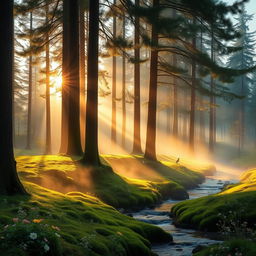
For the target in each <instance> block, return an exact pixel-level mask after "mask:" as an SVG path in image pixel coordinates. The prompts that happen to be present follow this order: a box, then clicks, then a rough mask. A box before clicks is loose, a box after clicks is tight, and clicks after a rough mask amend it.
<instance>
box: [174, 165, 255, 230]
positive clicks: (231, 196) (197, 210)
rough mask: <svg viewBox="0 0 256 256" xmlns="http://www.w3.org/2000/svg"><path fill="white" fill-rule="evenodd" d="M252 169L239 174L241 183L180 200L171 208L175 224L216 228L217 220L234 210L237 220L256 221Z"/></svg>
mask: <svg viewBox="0 0 256 256" xmlns="http://www.w3.org/2000/svg"><path fill="white" fill-rule="evenodd" d="M255 204H256V170H249V171H247V172H245V173H244V174H243V175H242V177H241V183H239V184H235V185H230V186H227V187H226V188H225V190H223V191H222V192H220V193H218V194H215V195H211V196H207V197H203V198H199V199H195V200H190V201H184V202H181V203H179V204H177V205H175V206H174V207H173V208H172V210H171V211H172V214H173V215H174V218H175V221H176V224H177V225H180V226H184V227H193V228H196V229H200V230H207V231H218V229H219V228H218V227H217V225H216V224H217V223H220V222H221V221H222V219H223V218H225V216H226V218H229V215H230V213H232V212H233V213H236V215H237V216H236V218H239V220H236V221H239V223H242V222H247V223H248V226H250V227H253V226H254V225H255V224H256V208H255V207H254V205H255Z"/></svg>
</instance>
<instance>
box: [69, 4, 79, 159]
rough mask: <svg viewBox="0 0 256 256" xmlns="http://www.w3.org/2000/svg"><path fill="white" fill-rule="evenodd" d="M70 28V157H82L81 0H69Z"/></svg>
mask: <svg viewBox="0 0 256 256" xmlns="http://www.w3.org/2000/svg"><path fill="white" fill-rule="evenodd" d="M68 1H69V2H70V3H69V6H70V8H69V9H68V15H69V21H70V26H68V28H69V29H68V34H69V37H68V40H69V43H68V45H69V58H68V59H69V62H68V64H69V65H68V77H67V83H68V87H67V88H68V100H69V113H70V114H69V115H68V144H67V154H68V155H81V154H82V152H83V151H82V146H81V134H80V72H79V65H80V57H79V0H68Z"/></svg>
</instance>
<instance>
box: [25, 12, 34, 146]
mask: <svg viewBox="0 0 256 256" xmlns="http://www.w3.org/2000/svg"><path fill="white" fill-rule="evenodd" d="M32 29H33V13H32V12H30V35H31V33H32ZM30 40H31V39H30ZM30 44H31V43H30ZM32 85H33V78H32V55H31V54H30V56H29V82H28V118H27V145H26V149H28V150H30V149H31V121H32Z"/></svg>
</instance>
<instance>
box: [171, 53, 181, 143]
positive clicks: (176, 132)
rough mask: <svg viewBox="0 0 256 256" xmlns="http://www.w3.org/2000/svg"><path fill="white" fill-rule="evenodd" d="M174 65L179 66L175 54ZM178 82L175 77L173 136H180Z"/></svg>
mask: <svg viewBox="0 0 256 256" xmlns="http://www.w3.org/2000/svg"><path fill="white" fill-rule="evenodd" d="M173 66H174V67H176V66H177V56H176V54H173ZM178 122H179V120H178V84H177V79H176V78H175V77H174V78H173V129H172V130H173V131H172V132H173V136H174V137H175V138H176V137H178Z"/></svg>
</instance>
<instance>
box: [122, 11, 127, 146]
mask: <svg viewBox="0 0 256 256" xmlns="http://www.w3.org/2000/svg"><path fill="white" fill-rule="evenodd" d="M122 25H123V27H122V28H123V29H122V30H123V31H122V34H123V40H124V41H125V33H126V29H125V15H123V24H122ZM125 137H126V56H125V51H123V54H122V147H123V148H125V140H126V139H125Z"/></svg>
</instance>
